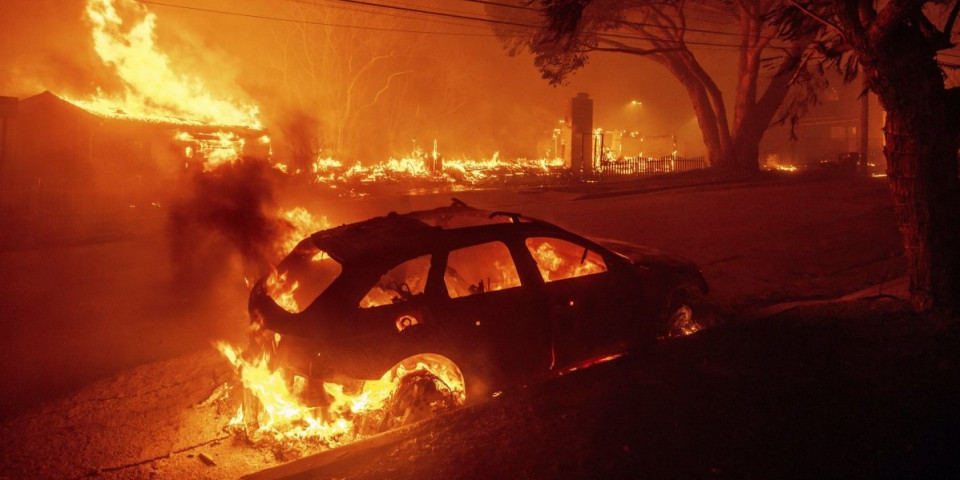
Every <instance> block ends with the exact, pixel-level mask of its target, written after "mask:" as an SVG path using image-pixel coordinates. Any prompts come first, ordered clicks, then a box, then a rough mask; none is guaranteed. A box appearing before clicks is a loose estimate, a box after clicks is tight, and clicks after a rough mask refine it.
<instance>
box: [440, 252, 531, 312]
mask: <svg viewBox="0 0 960 480" xmlns="http://www.w3.org/2000/svg"><path fill="white" fill-rule="evenodd" d="M443 281H444V283H446V285H447V293H448V294H449V295H450V298H457V297H466V296H470V295H476V294H479V293H484V292H492V291H496V290H505V289H508V288H514V287H519V286H520V276H519V275H518V274H517V267H516V265H514V263H513V258H512V257H511V256H510V250H509V249H507V246H506V245H504V244H503V242H489V243H481V244H480V245H473V246H470V247H466V248H461V249H459V250H453V251H451V252H450V254H449V256H448V257H447V269H446V271H445V272H444V274H443Z"/></svg>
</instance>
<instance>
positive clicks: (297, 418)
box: [216, 335, 466, 451]
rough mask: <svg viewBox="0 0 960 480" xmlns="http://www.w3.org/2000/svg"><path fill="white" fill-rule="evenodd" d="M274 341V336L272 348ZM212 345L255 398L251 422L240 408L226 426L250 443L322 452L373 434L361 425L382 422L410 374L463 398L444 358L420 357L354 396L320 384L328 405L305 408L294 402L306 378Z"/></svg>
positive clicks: (227, 347)
mask: <svg viewBox="0 0 960 480" xmlns="http://www.w3.org/2000/svg"><path fill="white" fill-rule="evenodd" d="M279 338H280V336H279V335H276V336H275V339H276V340H275V341H276V343H275V346H276V345H277V344H279V341H280V340H279ZM216 346H217V349H218V350H219V351H220V352H221V353H222V354H223V355H224V357H226V359H227V360H228V361H229V362H230V363H231V364H232V365H233V366H234V367H235V368H236V369H237V370H238V372H239V375H240V380H241V382H242V384H243V387H244V388H245V389H246V390H247V391H248V392H250V393H252V394H253V396H254V397H255V398H256V403H257V404H258V406H259V408H258V414H257V415H256V418H245V414H244V410H245V409H244V407H245V406H244V405H241V406H240V408H239V409H238V411H237V414H236V416H235V417H234V418H233V419H231V421H230V425H231V426H234V427H235V428H237V429H238V430H243V431H245V432H247V434H248V436H249V438H250V439H251V440H252V441H253V442H255V443H260V442H264V441H272V442H275V443H277V444H280V445H281V446H283V447H285V448H289V449H294V450H296V451H309V450H323V449H327V448H334V447H337V446H340V445H343V444H346V443H350V442H352V441H354V440H357V439H359V438H361V437H363V436H364V435H366V434H368V433H375V432H365V431H364V429H363V428H362V425H363V424H364V422H365V420H367V418H370V417H378V418H379V419H380V422H378V423H382V421H383V416H384V415H385V414H386V409H387V408H388V406H389V404H390V402H391V401H392V400H394V397H395V396H396V394H397V392H398V388H399V387H400V385H401V382H402V380H403V379H404V378H405V377H407V376H408V375H410V374H413V373H415V372H428V373H429V374H430V375H432V376H434V377H435V378H437V379H439V381H440V382H442V383H443V385H445V386H446V388H447V389H448V394H449V395H450V396H451V398H452V399H453V402H454V403H455V404H456V405H461V404H463V402H464V401H465V398H466V397H465V390H464V382H463V376H462V375H461V373H460V371H459V369H457V368H456V366H455V365H453V364H452V363H451V362H450V361H449V360H447V359H445V358H444V357H441V356H439V355H433V354H423V355H417V356H415V357H411V358H409V359H407V360H404V361H403V362H400V363H398V364H397V365H396V366H394V367H393V368H391V369H390V370H388V371H387V372H386V373H384V374H383V376H381V377H380V378H379V379H376V380H368V381H364V382H362V385H361V386H360V388H359V389H358V390H356V391H355V392H348V391H347V389H346V388H345V386H344V385H341V384H337V383H331V382H324V383H323V390H324V392H325V393H326V394H327V395H328V397H329V399H330V401H329V403H328V404H327V405H326V407H315V406H309V405H306V404H304V403H303V401H302V400H301V399H300V398H299V394H300V393H301V392H302V390H303V388H304V383H305V382H306V379H304V378H303V377H299V376H293V378H289V376H288V375H287V374H286V373H285V372H284V370H283V369H282V368H276V369H273V368H271V367H269V363H270V356H269V355H268V354H267V353H264V354H263V355H261V356H258V357H257V358H254V359H253V360H246V359H244V358H243V356H242V355H241V352H240V351H238V350H237V349H235V348H234V347H232V346H231V345H229V344H226V343H223V342H220V343H218V344H217V345H216Z"/></svg>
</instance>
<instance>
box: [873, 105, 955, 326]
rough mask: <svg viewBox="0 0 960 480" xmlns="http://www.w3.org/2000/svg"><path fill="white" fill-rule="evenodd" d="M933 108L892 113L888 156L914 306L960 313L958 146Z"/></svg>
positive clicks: (888, 130) (916, 106) (915, 107)
mask: <svg viewBox="0 0 960 480" xmlns="http://www.w3.org/2000/svg"><path fill="white" fill-rule="evenodd" d="M928 107H929V104H928V103H927V102H917V103H916V104H915V106H914V107H912V109H914V110H918V111H915V112H911V113H908V114H903V113H901V112H889V113H888V115H887V122H886V125H885V127H884V129H885V132H886V133H885V136H886V146H885V147H884V154H885V155H886V157H887V169H888V170H887V172H888V175H889V177H890V190H891V192H892V194H893V198H894V202H895V209H896V214H897V222H898V224H899V227H900V234H901V236H902V238H903V246H904V250H905V254H906V260H907V273H908V275H909V276H910V292H911V300H912V303H913V306H914V308H915V309H917V310H920V311H927V310H942V311H953V312H960V231H958V230H960V182H958V179H957V147H958V142H957V140H956V138H954V137H952V136H948V135H943V134H942V133H940V132H943V130H944V129H943V126H942V124H941V125H937V124H936V123H934V120H933V119H931V118H930V115H929V113H927V110H928ZM932 109H933V110H942V109H937V108H932ZM924 117H926V119H925V120H921V118H924ZM941 121H942V119H941Z"/></svg>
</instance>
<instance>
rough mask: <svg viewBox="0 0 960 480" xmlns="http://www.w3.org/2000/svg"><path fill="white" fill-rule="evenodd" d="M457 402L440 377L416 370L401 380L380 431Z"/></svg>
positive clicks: (418, 419) (438, 410) (423, 416)
mask: <svg viewBox="0 0 960 480" xmlns="http://www.w3.org/2000/svg"><path fill="white" fill-rule="evenodd" d="M459 404H460V402H459V401H458V398H457V396H456V395H455V393H454V392H453V390H452V389H451V388H450V386H449V385H447V384H446V383H444V382H443V380H441V379H440V378H439V377H437V376H436V375H434V374H432V373H430V372H428V371H425V370H416V371H413V372H410V373H409V374H407V375H406V376H404V377H403V378H401V379H400V384H399V386H398V387H397V390H396V392H395V393H394V394H393V398H392V399H391V400H390V402H389V406H388V407H387V409H386V411H385V412H384V415H383V419H382V420H381V421H380V426H379V430H380V431H386V430H391V429H394V428H398V427H402V426H404V425H412V424H414V423H417V422H419V421H421V420H426V419H428V418H432V417H434V416H437V415H439V414H441V413H444V412H447V411H450V410H452V409H454V408H456V407H457V406H458V405H459Z"/></svg>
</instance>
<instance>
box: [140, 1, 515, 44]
mask: <svg viewBox="0 0 960 480" xmlns="http://www.w3.org/2000/svg"><path fill="white" fill-rule="evenodd" d="M135 1H136V2H137V3H142V4H146V5H155V6H160V7H168V8H177V9H182V10H191V11H196V12H204V13H215V14H220V15H230V16H234V17H243V18H253V19H258V20H271V21H277V22H287V23H299V24H304V25H318V26H324V27H338V28H354V29H357V30H372V31H378V32H397V33H416V34H424V35H450V36H457V37H495V36H497V34H493V33H465V32H441V31H436V30H408V29H402V28H381V27H370V26H365V25H346V24H340V23H330V22H320V21H313V20H298V19H293V18H284V17H274V16H270V15H257V14H253V13H243V12H232V11H226V10H217V9H212V8H201V7H191V6H188V5H176V4H172V3H163V2H157V1H154V0H135ZM314 5H316V4H314Z"/></svg>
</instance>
